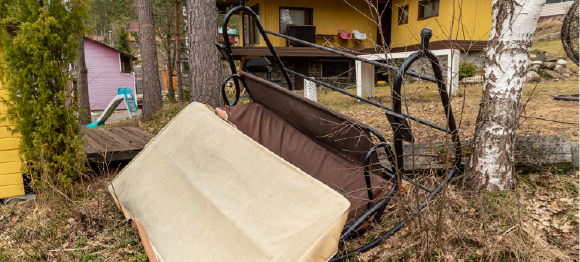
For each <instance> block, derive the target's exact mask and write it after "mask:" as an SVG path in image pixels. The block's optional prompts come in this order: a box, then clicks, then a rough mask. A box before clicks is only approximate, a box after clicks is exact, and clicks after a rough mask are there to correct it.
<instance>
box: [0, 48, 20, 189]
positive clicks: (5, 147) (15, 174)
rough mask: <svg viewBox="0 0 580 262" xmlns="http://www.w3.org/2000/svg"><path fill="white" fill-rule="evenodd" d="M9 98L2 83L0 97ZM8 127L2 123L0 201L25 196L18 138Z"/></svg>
mask: <svg viewBox="0 0 580 262" xmlns="http://www.w3.org/2000/svg"><path fill="white" fill-rule="evenodd" d="M2 53H3V51H2V49H0V58H1V57H2ZM0 61H1V60H0ZM7 96H8V92H7V91H6V89H4V88H3V86H2V81H0V97H1V98H6V97H7ZM0 104H1V103H0ZM5 115H6V107H5V106H4V105H3V104H2V105H0V117H1V116H5ZM8 127H9V126H8V125H7V123H5V122H0V199H2V198H8V197H14V196H22V195H24V185H23V182H22V174H21V171H20V167H21V161H20V154H19V152H18V138H17V137H18V136H13V135H12V132H10V131H8ZM10 127H13V126H10Z"/></svg>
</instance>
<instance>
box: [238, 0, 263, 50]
mask: <svg viewBox="0 0 580 262" xmlns="http://www.w3.org/2000/svg"><path fill="white" fill-rule="evenodd" d="M252 11H254V13H256V15H257V16H258V19H260V6H259V5H255V6H253V7H252ZM242 18H243V23H244V25H243V27H244V28H243V30H244V31H243V36H244V46H254V45H257V44H259V43H260V31H259V30H258V27H257V26H256V23H255V20H254V17H252V16H251V15H249V14H248V13H247V12H244V15H243V17H242Z"/></svg>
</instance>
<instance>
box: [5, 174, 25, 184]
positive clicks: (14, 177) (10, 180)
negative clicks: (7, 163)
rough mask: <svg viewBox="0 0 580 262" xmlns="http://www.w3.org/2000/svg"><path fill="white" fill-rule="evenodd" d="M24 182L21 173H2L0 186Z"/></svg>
mask: <svg viewBox="0 0 580 262" xmlns="http://www.w3.org/2000/svg"><path fill="white" fill-rule="evenodd" d="M22 183H24V181H23V180H22V174H21V173H14V174H7V175H0V187H2V186H9V185H20V184H22Z"/></svg>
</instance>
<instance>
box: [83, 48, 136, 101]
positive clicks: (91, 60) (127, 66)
mask: <svg viewBox="0 0 580 262" xmlns="http://www.w3.org/2000/svg"><path fill="white" fill-rule="evenodd" d="M136 59H137V57H135V56H134V55H131V54H128V53H125V52H123V51H121V50H118V49H116V48H113V47H111V46H108V45H106V44H103V43H101V42H97V41H95V40H92V39H90V38H87V37H85V62H86V64H87V69H88V81H89V101H90V103H91V110H103V109H105V108H106V107H107V105H108V104H109V102H111V100H112V99H113V97H115V96H116V95H117V90H118V89H119V88H120V87H129V88H131V90H132V91H133V94H135V75H134V74H133V60H136ZM125 108H126V106H125V104H124V103H121V104H120V105H119V107H118V109H125Z"/></svg>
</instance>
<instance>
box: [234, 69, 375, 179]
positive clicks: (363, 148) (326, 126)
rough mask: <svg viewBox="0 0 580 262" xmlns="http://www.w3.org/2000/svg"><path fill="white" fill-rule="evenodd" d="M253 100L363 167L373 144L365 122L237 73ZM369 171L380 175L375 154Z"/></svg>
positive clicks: (258, 79) (265, 82) (331, 149)
mask: <svg viewBox="0 0 580 262" xmlns="http://www.w3.org/2000/svg"><path fill="white" fill-rule="evenodd" d="M240 75H241V76H242V78H243V79H244V80H245V81H246V83H247V86H246V88H247V90H248V93H249V94H250V97H251V98H252V101H253V102H255V103H258V104H260V105H262V106H264V107H265V108H267V109H268V110H270V111H272V112H273V113H274V114H276V115H277V116H279V117H281V118H282V119H284V121H286V122H288V123H289V124H290V125H292V126H293V127H295V128H296V129H298V131H300V132H301V133H302V134H304V135H306V136H308V137H309V138H310V139H312V140H314V141H316V142H317V143H318V144H319V145H321V146H323V147H324V148H326V149H328V150H329V151H330V152H332V153H334V154H336V155H339V156H343V157H346V158H348V159H350V160H352V161H354V162H355V163H356V164H357V165H359V166H362V165H363V162H364V159H365V157H366V155H367V153H368V152H369V150H370V149H371V147H372V146H373V142H372V139H371V135H370V134H369V127H368V126H367V125H365V124H364V123H361V122H359V121H357V120H356V119H353V118H352V117H349V116H346V115H344V114H342V113H340V112H338V111H335V110H332V109H330V108H328V107H326V106H324V105H322V104H319V103H316V102H314V101H312V100H310V99H307V98H304V97H303V96H300V95H297V94H296V93H294V92H291V91H288V90H287V89H284V88H282V87H280V86H278V85H276V84H273V83H271V82H268V81H266V80H264V79H262V78H259V77H256V76H253V75H251V74H248V73H245V72H240ZM371 163H372V164H371V170H373V171H374V172H375V174H377V175H379V174H380V171H378V170H380V167H379V166H378V165H377V163H378V158H377V157H376V155H374V154H373V155H372V157H371Z"/></svg>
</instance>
